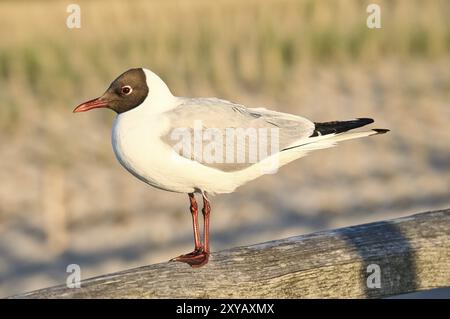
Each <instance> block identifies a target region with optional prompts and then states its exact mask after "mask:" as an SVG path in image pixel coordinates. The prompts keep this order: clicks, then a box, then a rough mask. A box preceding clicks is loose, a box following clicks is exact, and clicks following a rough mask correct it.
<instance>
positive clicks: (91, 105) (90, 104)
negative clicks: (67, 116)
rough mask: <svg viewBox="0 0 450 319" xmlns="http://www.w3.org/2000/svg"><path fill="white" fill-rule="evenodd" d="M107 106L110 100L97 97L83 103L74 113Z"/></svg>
mask: <svg viewBox="0 0 450 319" xmlns="http://www.w3.org/2000/svg"><path fill="white" fill-rule="evenodd" d="M107 106H108V101H106V100H102V99H100V98H99V97H98V98H96V99H93V100H90V101H87V102H84V103H81V104H80V105H78V106H77V107H76V108H75V109H74V110H73V113H78V112H86V111H89V110H92V109H98V108H100V107H107Z"/></svg>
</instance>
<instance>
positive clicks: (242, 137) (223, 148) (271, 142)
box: [162, 98, 314, 171]
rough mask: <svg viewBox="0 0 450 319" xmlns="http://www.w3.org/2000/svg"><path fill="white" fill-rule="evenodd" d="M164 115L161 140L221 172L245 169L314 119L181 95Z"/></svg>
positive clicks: (307, 131) (301, 134) (299, 135)
mask: <svg viewBox="0 0 450 319" xmlns="http://www.w3.org/2000/svg"><path fill="white" fill-rule="evenodd" d="M166 115H167V116H168V118H169V122H170V128H169V130H168V131H167V132H166V133H165V134H163V136H162V140H163V141H164V142H165V143H167V144H168V145H170V146H171V147H172V148H174V149H175V150H176V151H177V152H178V153H179V154H180V155H182V156H184V157H186V158H189V159H191V160H196V161H199V162H201V163H202V164H204V165H206V166H210V167H214V168H217V169H220V170H223V171H236V170H240V169H244V168H246V167H248V166H250V165H252V164H254V163H256V162H258V161H260V160H262V159H264V158H265V157H267V156H270V155H272V154H274V153H278V152H279V151H280V150H283V149H285V148H288V147H290V146H292V145H294V144H296V143H298V141H300V140H302V139H305V138H308V137H309V136H311V135H312V134H313V132H314V123H313V122H311V121H310V120H308V119H305V118H303V117H299V116H295V115H291V114H287V113H280V112H275V111H270V110H266V109H263V108H246V107H244V106H243V105H240V104H235V103H232V102H229V101H225V100H220V99H216V98H201V99H186V100H185V101H184V102H183V103H181V104H180V105H179V106H177V107H176V108H175V109H172V110H170V111H168V112H167V113H166ZM181 139H183V140H181Z"/></svg>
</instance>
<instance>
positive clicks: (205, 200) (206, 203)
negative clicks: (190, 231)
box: [202, 194, 211, 262]
mask: <svg viewBox="0 0 450 319" xmlns="http://www.w3.org/2000/svg"><path fill="white" fill-rule="evenodd" d="M202 213H203V236H204V239H203V245H204V252H205V253H206V254H208V255H209V215H210V213H211V205H210V204H209V200H208V198H207V197H206V194H203V209H202ZM206 262H208V261H206Z"/></svg>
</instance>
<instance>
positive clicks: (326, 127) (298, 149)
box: [236, 119, 389, 181]
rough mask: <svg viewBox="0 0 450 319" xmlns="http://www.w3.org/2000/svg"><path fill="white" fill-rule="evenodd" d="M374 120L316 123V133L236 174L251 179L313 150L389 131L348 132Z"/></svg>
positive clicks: (247, 179) (243, 179)
mask: <svg viewBox="0 0 450 319" xmlns="http://www.w3.org/2000/svg"><path fill="white" fill-rule="evenodd" d="M372 122H373V120H372V119H356V120H350V121H335V122H326V123H315V125H316V127H315V130H314V133H313V134H312V135H311V136H310V137H308V138H306V139H302V140H299V141H298V142H296V143H293V144H291V146H289V147H287V148H285V149H283V150H281V151H280V152H279V153H277V154H275V155H272V156H270V157H268V158H266V159H264V160H263V161H261V162H259V163H258V164H257V165H252V166H251V167H249V168H247V169H245V170H242V171H240V174H236V178H237V180H239V181H241V180H242V181H250V180H252V179H254V178H256V177H258V176H260V175H262V174H266V173H274V172H276V171H277V169H278V168H279V167H281V166H283V165H286V164H287V163H289V162H292V161H294V160H296V159H298V158H301V157H303V156H305V155H307V154H308V153H309V152H311V151H315V150H319V149H324V148H329V147H333V146H335V145H336V144H337V143H338V142H342V141H346V140H352V139H355V138H360V137H365V136H372V135H379V134H384V133H387V132H389V130H388V129H372V130H367V131H362V132H348V131H349V130H352V129H354V128H358V127H361V126H364V125H367V124H370V123H372Z"/></svg>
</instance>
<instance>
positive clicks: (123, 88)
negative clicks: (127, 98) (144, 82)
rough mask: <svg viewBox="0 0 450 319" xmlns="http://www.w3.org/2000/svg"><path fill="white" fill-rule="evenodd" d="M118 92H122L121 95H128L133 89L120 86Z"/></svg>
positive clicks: (127, 86)
mask: <svg viewBox="0 0 450 319" xmlns="http://www.w3.org/2000/svg"><path fill="white" fill-rule="evenodd" d="M120 92H122V94H123V95H129V94H131V92H133V88H132V87H131V86H129V85H125V86H122V88H121V89H120Z"/></svg>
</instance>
